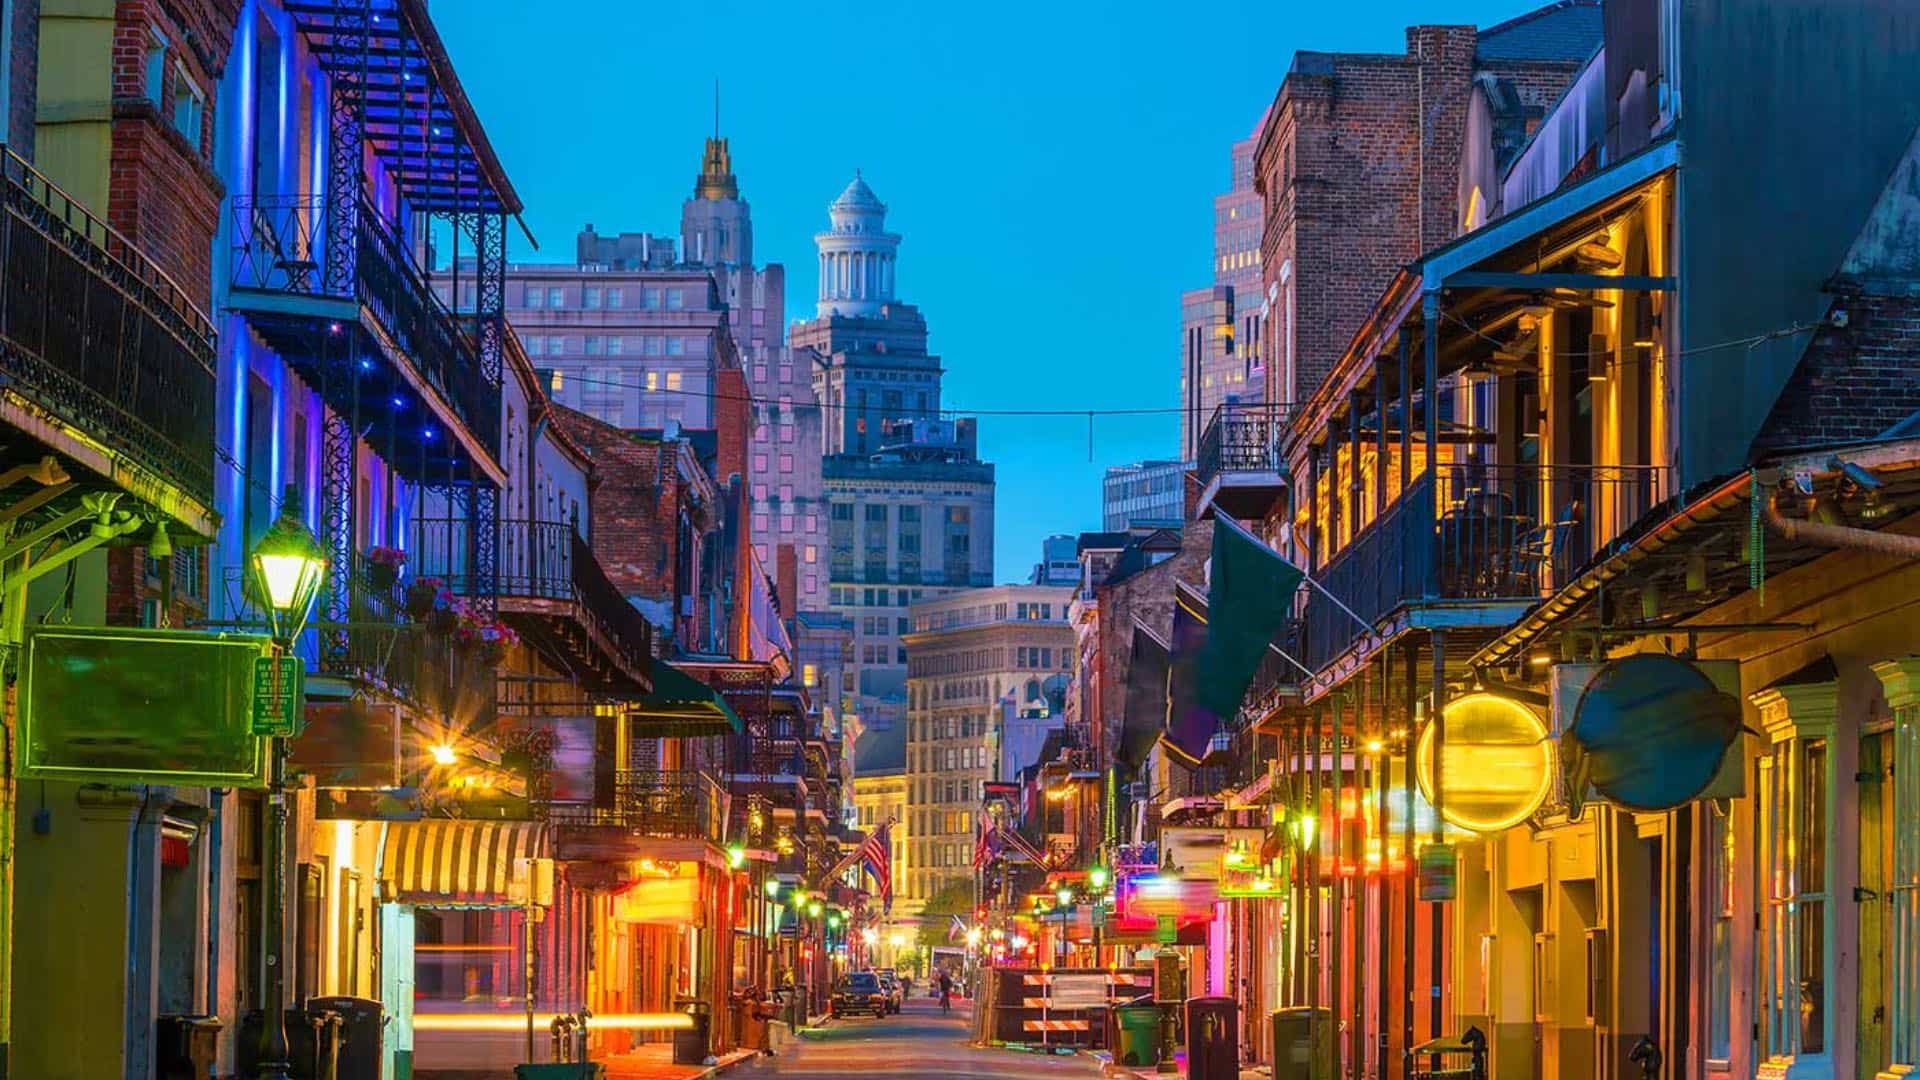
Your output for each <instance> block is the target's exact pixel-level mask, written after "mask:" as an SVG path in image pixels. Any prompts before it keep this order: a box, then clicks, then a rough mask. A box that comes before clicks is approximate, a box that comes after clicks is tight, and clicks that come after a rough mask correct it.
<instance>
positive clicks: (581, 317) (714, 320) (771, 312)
mask: <svg viewBox="0 0 1920 1080" xmlns="http://www.w3.org/2000/svg"><path fill="white" fill-rule="evenodd" d="M752 259H753V223H752V219H751V215H750V209H749V207H748V205H747V202H746V200H744V199H742V198H740V192H739V185H738V183H737V182H736V180H735V179H734V175H733V159H732V155H731V152H730V151H729V149H728V146H727V140H725V139H721V138H712V139H708V140H707V146H706V152H705V155H704V156H703V158H702V160H701V168H700V175H699V176H698V177H697V178H696V179H695V181H694V189H693V194H692V196H691V197H689V198H688V199H687V200H686V202H685V203H684V204H683V205H682V207H681V211H680V242H679V246H678V251H677V252H676V250H675V243H674V241H673V239H672V238H670V237H665V236H657V235H654V234H652V233H646V232H639V233H619V234H617V235H612V236H604V235H601V234H600V233H598V232H596V231H595V230H594V227H593V226H592V225H591V224H589V225H588V226H587V227H586V228H585V229H583V230H581V231H580V233H579V234H578V235H577V236H576V237H575V238H574V259H573V261H572V262H571V263H564V262H563V263H516V264H513V265H511V266H509V267H508V268H507V296H506V306H507V317H508V318H509V319H510V320H511V321H512V323H513V325H514V328H515V329H516V330H518V331H519V332H520V336H521V338H522V340H523V341H525V343H526V348H527V354H528V356H530V357H531V358H532V360H533V362H534V364H536V365H537V366H539V367H540V368H541V369H542V370H545V371H547V372H550V374H549V376H548V381H549V384H550V386H551V387H552V392H553V397H554V400H555V401H558V402H560V403H561V404H563V405H568V406H571V407H573V408H576V409H579V410H580V411H581V412H584V413H586V414H588V415H589V416H592V417H594V418H595V419H598V420H601V421H604V422H606V423H609V424H613V425H615V426H617V427H624V428H664V427H666V426H667V425H668V424H679V425H680V426H682V427H687V428H709V427H712V426H713V423H714V421H713V407H712V404H713V394H714V389H713V386H714V372H715V371H716V370H718V369H719V368H720V367H731V366H737V365H739V364H741V363H742V362H743V358H745V357H751V356H756V355H759V354H760V353H761V352H762V351H768V352H769V353H771V352H777V351H779V350H780V348H781V347H782V345H783V344H784V342H783V340H782V334H783V328H784V325H785V316H784V314H783V311H784V308H785V304H786V270H785V269H784V268H783V267H781V266H780V265H779V264H777V263H776V264H773V265H769V266H765V267H756V266H754V265H753V262H752ZM448 287H450V286H448ZM750 389H751V390H752V391H753V392H754V393H755V395H756V396H758V395H759V389H760V388H759V387H756V386H751V384H750ZM759 535H760V536H761V537H764V535H765V534H759ZM763 554H764V553H763ZM769 561H770V560H769Z"/></svg>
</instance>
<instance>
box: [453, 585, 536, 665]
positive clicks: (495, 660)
mask: <svg viewBox="0 0 1920 1080" xmlns="http://www.w3.org/2000/svg"><path fill="white" fill-rule="evenodd" d="M453 617H454V628H453V640H454V642H455V644H457V645H459V646H460V647H461V648H462V649H463V650H464V651H466V652H467V653H468V654H469V655H471V656H473V657H475V658H476V659H478V660H479V661H480V663H482V664H484V665H486V666H487V667H498V666H500V661H502V660H505V659H506V658H507V650H508V649H509V648H512V647H513V646H514V645H516V644H518V643H519V641H520V635H519V634H516V633H514V630H513V627H511V626H508V625H507V624H506V623H504V622H501V621H500V620H499V619H497V618H494V617H493V616H492V615H489V614H488V613H486V612H485V611H482V610H481V609H480V608H478V607H475V606H474V605H472V604H470V603H467V602H466V601H465V600H456V601H455V602H454V604H453Z"/></svg>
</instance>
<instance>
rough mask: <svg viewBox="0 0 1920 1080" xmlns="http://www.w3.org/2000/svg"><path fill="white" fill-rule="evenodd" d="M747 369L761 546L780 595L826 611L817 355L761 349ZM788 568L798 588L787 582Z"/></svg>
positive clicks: (752, 497)
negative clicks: (815, 378)
mask: <svg viewBox="0 0 1920 1080" xmlns="http://www.w3.org/2000/svg"><path fill="white" fill-rule="evenodd" d="M741 363H742V366H744V367H745V368H746V371H747V386H748V388H749V390H750V392H751V394H752V397H753V404H752V409H753V412H754V420H755V423H754V425H753V445H752V447H751V454H752V457H751V461H750V466H751V471H750V472H749V474H748V476H749V480H750V487H749V489H748V498H749V501H750V503H751V508H752V513H753V538H754V546H755V548H756V549H757V550H758V551H759V554H760V561H761V562H763V563H765V564H766V565H767V566H769V567H773V568H775V570H776V576H777V577H781V580H780V582H779V584H780V587H781V590H782V591H781V596H782V597H783V599H791V600H793V601H794V603H795V605H796V606H795V608H794V610H795V611H824V610H826V607H827V597H828V593H827V560H828V554H827V515H828V513H829V507H828V505H827V496H826V484H825V480H824V478H823V476H822V473H821V453H820V445H821V442H822V440H823V439H824V438H825V437H826V435H825V425H826V423H827V420H826V417H825V415H824V410H822V409H821V407H820V403H819V401H818V400H817V399H816V398H815V397H814V396H813V383H812V380H813V371H812V369H813V367H814V363H815V353H814V352H813V350H812V349H796V348H794V347H792V346H788V345H777V346H773V345H770V346H761V347H759V348H756V349H754V350H752V351H751V352H750V353H749V355H747V356H745V357H743V358H742V360H741ZM783 550H784V551H787V552H789V553H790V554H788V555H785V556H783V555H782V554H781V552H782V551H783ZM789 564H790V566H791V578H792V580H791V581H788V580H785V578H784V576H783V575H785V574H786V573H787V569H786V567H787V566H788V565H789ZM789 590H790V591H791V594H792V595H791V596H788V591H789Z"/></svg>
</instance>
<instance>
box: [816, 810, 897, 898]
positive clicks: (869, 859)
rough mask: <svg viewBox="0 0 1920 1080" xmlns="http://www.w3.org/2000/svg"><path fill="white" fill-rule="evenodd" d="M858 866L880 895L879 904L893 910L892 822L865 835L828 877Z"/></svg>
mask: <svg viewBox="0 0 1920 1080" xmlns="http://www.w3.org/2000/svg"><path fill="white" fill-rule="evenodd" d="M855 864H858V865H860V866H862V867H865V868H866V871H867V873H868V874H869V875H870V876H872V878H873V884H874V891H875V892H877V893H879V894H880V904H881V906H882V907H883V908H884V909H885V910H887V911H892V910H893V822H892V821H888V822H887V823H886V824H884V825H882V826H880V827H879V828H877V829H875V830H873V831H872V832H870V833H868V834H867V838H866V839H865V840H862V841H860V846H859V847H857V848H854V849H853V850H852V851H850V852H848V853H847V857H846V858H844V859H841V860H840V865H838V866H836V867H834V868H833V872H832V873H830V874H828V875H827V876H828V877H838V876H839V875H840V872H841V871H843V870H845V869H847V868H848V867H850V866H853V865H855Z"/></svg>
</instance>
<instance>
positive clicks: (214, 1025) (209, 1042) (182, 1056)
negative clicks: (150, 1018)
mask: <svg viewBox="0 0 1920 1080" xmlns="http://www.w3.org/2000/svg"><path fill="white" fill-rule="evenodd" d="M221 1026H222V1025H221V1023H220V1018H219V1017H217V1016H162V1017H161V1018H160V1019H159V1021H158V1028H159V1031H158V1033H157V1034H158V1038H157V1039H156V1042H157V1045H156V1046H155V1047H154V1055H153V1075H154V1078H155V1080H210V1078H211V1077H212V1076H213V1067H214V1065H215V1064H216V1063H217V1062H218V1060H219V1057H220V1029H221Z"/></svg>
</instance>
